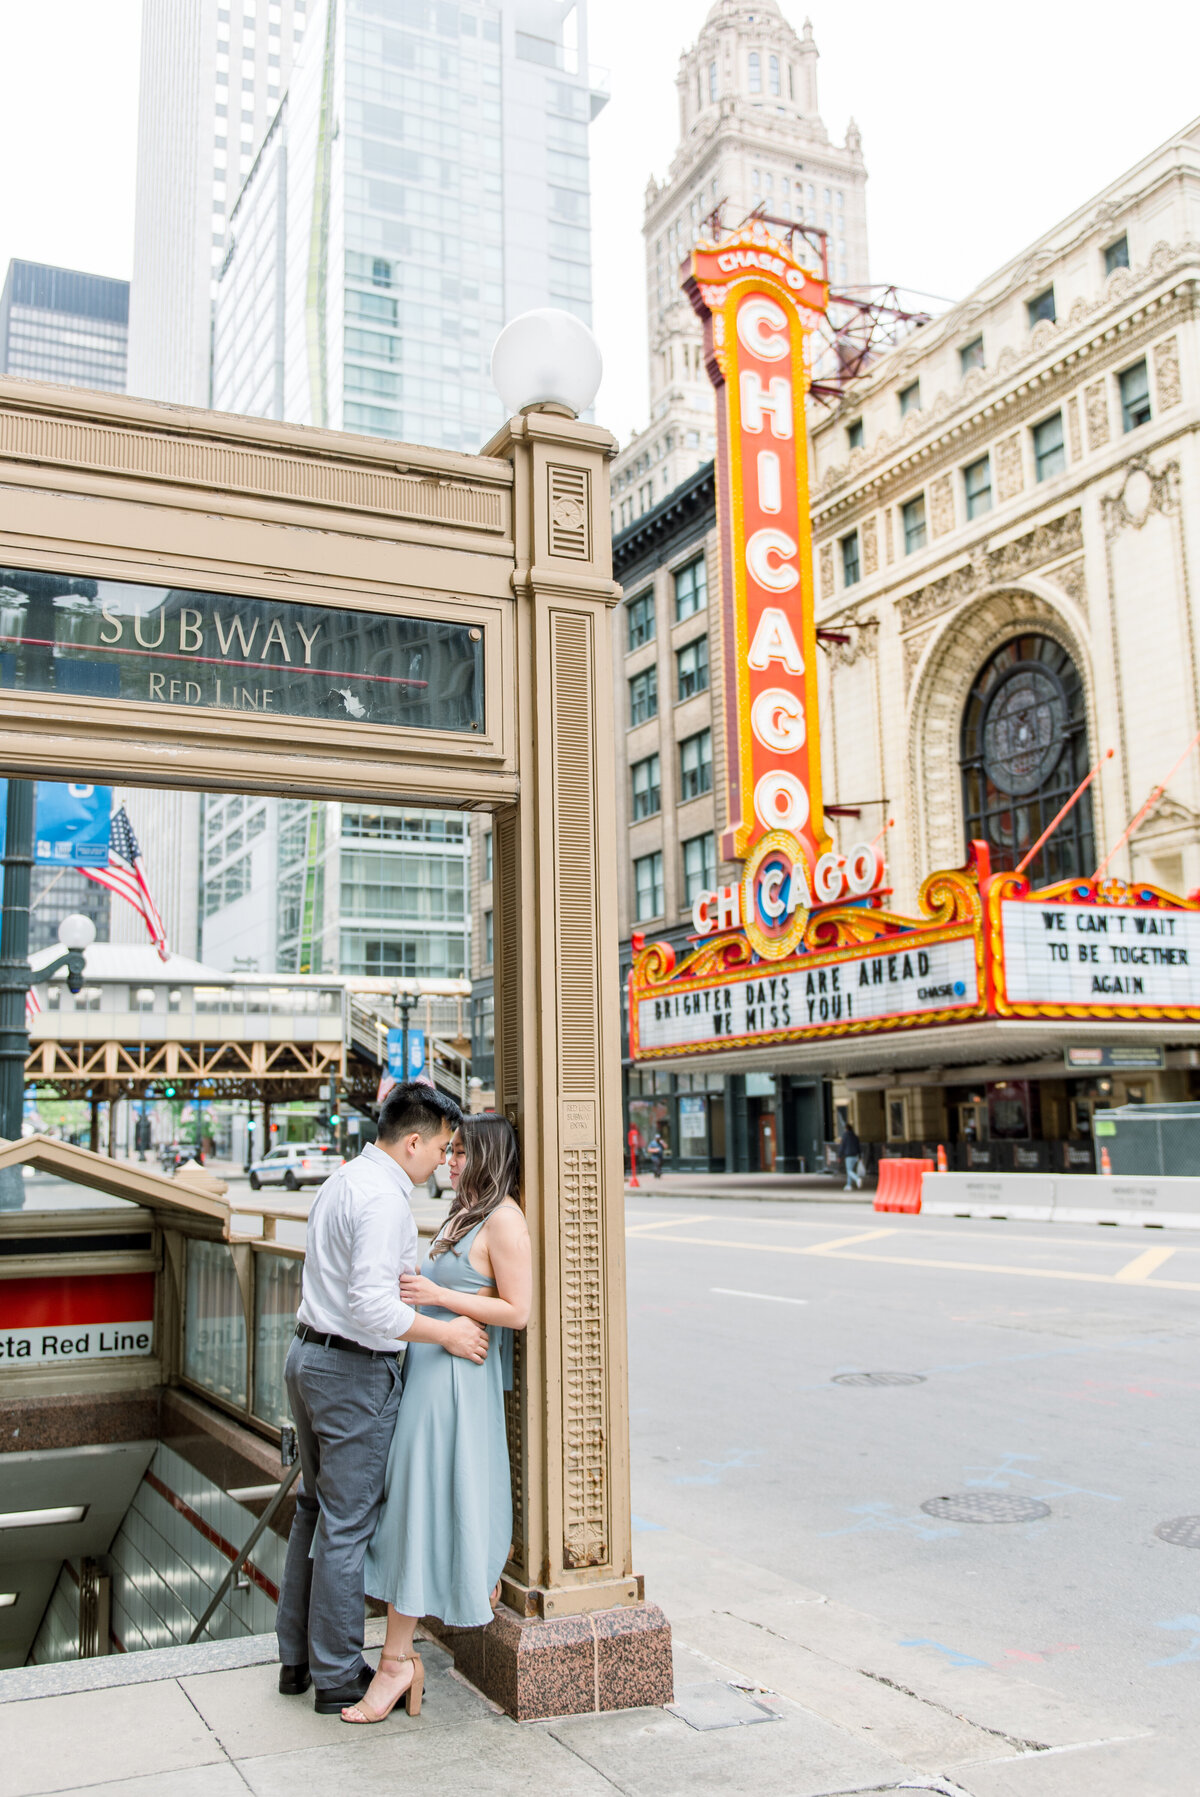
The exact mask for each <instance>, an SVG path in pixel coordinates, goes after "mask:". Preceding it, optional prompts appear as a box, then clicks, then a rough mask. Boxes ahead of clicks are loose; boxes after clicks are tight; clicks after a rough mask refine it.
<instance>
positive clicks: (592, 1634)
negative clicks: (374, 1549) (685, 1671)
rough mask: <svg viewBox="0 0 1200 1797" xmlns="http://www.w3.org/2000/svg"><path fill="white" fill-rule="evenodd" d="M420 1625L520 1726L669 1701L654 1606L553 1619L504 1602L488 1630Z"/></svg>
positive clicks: (666, 1634) (665, 1636)
mask: <svg viewBox="0 0 1200 1797" xmlns="http://www.w3.org/2000/svg"><path fill="white" fill-rule="evenodd" d="M422 1627H423V1628H424V1629H425V1630H426V1632H427V1633H429V1634H430V1635H432V1636H433V1637H434V1638H435V1640H438V1641H440V1642H441V1644H442V1646H443V1647H445V1648H447V1649H448V1651H449V1652H450V1653H451V1654H453V1656H454V1665H455V1668H456V1670H457V1671H459V1672H461V1673H462V1675H463V1677H464V1678H466V1679H469V1680H470V1682H471V1684H473V1685H474V1686H475V1687H476V1688H477V1689H478V1690H480V1691H482V1692H483V1694H484V1696H485V1697H490V1698H491V1699H492V1701H493V1703H498V1704H499V1705H500V1707H501V1709H503V1710H506V1711H507V1712H508V1714H509V1715H510V1716H511V1717H513V1719H514V1720H515V1721H517V1722H537V1721H541V1720H543V1719H544V1718H546V1717H548V1716H580V1715H588V1714H595V1713H597V1712H600V1711H606V1710H633V1709H641V1708H643V1707H644V1706H646V1705H661V1704H664V1703H670V1702H671V1701H672V1698H673V1696H674V1683H673V1679H672V1671H671V1625H670V1624H669V1623H668V1621H667V1619H666V1617H665V1616H664V1615H663V1613H662V1611H661V1610H660V1609H659V1608H658V1606H657V1605H656V1604H623V1605H621V1606H620V1607H619V1608H617V1609H613V1610H594V1611H592V1612H590V1613H588V1614H585V1615H582V1616H561V1617H555V1618H554V1619H552V1620H548V1621H547V1620H543V1619H542V1618H540V1617H524V1616H518V1615H516V1614H515V1612H514V1611H512V1610H510V1609H508V1608H507V1607H506V1606H505V1605H503V1604H502V1605H501V1606H500V1608H499V1609H498V1610H497V1611H496V1614H495V1617H494V1619H493V1620H492V1622H490V1623H489V1624H488V1626H487V1627H486V1628H481V1629H453V1628H447V1627H446V1626H445V1624H443V1623H441V1622H438V1621H437V1620H436V1619H435V1618H433V1617H426V1618H425V1619H424V1621H423V1623H422Z"/></svg>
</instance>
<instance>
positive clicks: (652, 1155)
mask: <svg viewBox="0 0 1200 1797" xmlns="http://www.w3.org/2000/svg"><path fill="white" fill-rule="evenodd" d="M666 1152H667V1144H666V1143H665V1142H664V1141H663V1139H662V1136H661V1135H660V1134H659V1132H658V1130H655V1132H654V1134H653V1135H652V1136H651V1138H650V1140H649V1142H648V1143H647V1144H646V1159H647V1160H648V1161H649V1162H650V1166H651V1168H652V1170H653V1173H654V1177H655V1179H661V1178H662V1164H663V1155H664V1154H665V1153H666Z"/></svg>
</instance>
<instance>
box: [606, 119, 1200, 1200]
mask: <svg viewBox="0 0 1200 1797" xmlns="http://www.w3.org/2000/svg"><path fill="white" fill-rule="evenodd" d="M1193 137H1200V132H1192V133H1186V132H1185V133H1183V134H1182V135H1181V136H1180V137H1179V138H1177V139H1174V140H1172V141H1171V142H1169V143H1168V144H1166V145H1165V146H1164V147H1163V148H1162V149H1161V150H1159V151H1157V152H1155V153H1154V154H1153V155H1152V156H1150V157H1147V158H1146V160H1145V161H1144V162H1143V163H1142V164H1139V165H1138V167H1137V168H1136V169H1134V170H1133V171H1131V172H1130V174H1129V175H1127V176H1126V177H1124V178H1123V179H1122V180H1121V181H1119V182H1117V183H1115V184H1114V186H1113V188H1112V190H1110V191H1109V192H1106V193H1105V194H1102V195H1100V196H1099V197H1098V199H1097V200H1095V201H1093V202H1091V203H1090V204H1089V205H1088V206H1087V207H1085V208H1082V209H1081V210H1080V212H1079V213H1077V214H1075V215H1073V216H1072V217H1070V218H1068V219H1067V220H1065V221H1063V223H1062V224H1061V225H1059V226H1057V227H1056V228H1055V229H1054V230H1052V231H1050V232H1048V233H1047V235H1046V236H1045V238H1043V239H1042V240H1040V241H1039V242H1038V243H1037V244H1035V245H1033V246H1032V247H1031V249H1030V250H1029V251H1028V252H1026V254H1025V255H1023V256H1022V257H1020V258H1018V259H1017V260H1016V261H1015V262H1013V263H1011V264H1009V265H1008V266H1006V267H1005V268H1003V269H1001V270H999V271H998V273H997V274H996V275H995V276H993V277H992V278H991V279H990V280H988V281H987V282H985V283H984V284H983V285H982V286H981V287H980V288H979V289H978V290H977V292H976V293H974V294H972V295H971V296H970V298H969V299H968V300H967V301H965V302H963V303H962V304H961V305H959V306H957V307H955V308H954V309H953V310H952V311H950V312H948V313H946V314H944V315H943V316H941V317H940V318H938V319H936V320H935V321H933V322H932V323H929V324H926V325H924V326H923V327H922V328H921V329H919V330H917V331H914V332H913V333H912V334H911V335H910V336H909V337H908V338H907V339H905V340H904V341H902V342H901V343H900V344H899V345H897V346H895V347H893V348H892V349H891V350H889V351H888V352H887V353H886V354H885V355H883V356H881V357H880V358H879V359H878V360H877V361H876V362H875V363H874V364H873V365H872V366H871V368H870V369H869V371H868V372H867V373H866V374H865V375H863V376H860V377H859V378H858V379H856V380H855V381H853V382H852V383H851V384H850V385H849V386H848V387H846V389H845V390H844V394H843V398H842V400H841V403H840V405H839V407H838V408H837V410H836V411H832V412H830V411H826V412H812V413H810V416H809V418H808V420H807V426H806V417H805V391H806V386H807V380H808V363H807V362H806V351H807V346H808V345H809V344H810V342H811V341H812V340H813V332H814V328H815V327H816V326H817V325H818V323H819V321H820V318H821V315H822V313H823V311H824V310H825V307H826V305H827V303H828V293H827V289H826V288H825V287H824V286H823V284H822V283H821V282H820V281H819V280H818V279H816V278H815V277H814V276H813V275H811V274H809V273H808V272H806V271H805V270H804V269H803V268H801V267H800V266H799V264H798V263H797V262H795V261H794V260H793V259H792V257H791V255H790V254H789V253H788V250H787V248H786V247H785V245H784V244H783V242H781V241H778V240H777V239H776V238H774V237H772V236H771V234H770V231H769V228H768V227H766V226H764V225H763V224H762V223H761V222H756V223H753V224H752V225H751V226H750V227H749V228H748V229H745V228H744V229H743V230H742V231H740V232H738V233H735V234H734V235H733V236H730V237H723V238H719V239H717V240H714V241H713V242H711V243H708V242H703V243H701V244H700V245H699V246H698V247H697V248H696V250H695V251H694V252H693V254H692V258H691V262H690V266H689V270H688V273H687V278H686V288H687V292H688V296H689V298H690V299H691V301H692V304H693V306H694V308H695V310H696V311H697V313H698V314H699V315H700V317H701V319H702V320H703V322H704V326H705V356H706V361H707V366H708V368H709V372H710V375H711V377H712V379H713V382H714V385H715V387H716V389H717V414H718V448H717V454H716V458H715V461H714V464H713V467H712V469H711V470H709V469H701V470H700V471H699V472H698V473H697V474H696V475H695V476H693V477H692V478H691V479H690V480H689V481H688V482H685V483H684V485H683V486H682V487H680V488H678V489H676V491H675V492H673V493H672V494H670V495H669V496H668V497H667V498H666V499H665V500H664V501H663V502H662V503H661V504H660V505H659V506H657V507H656V508H655V509H654V510H653V511H651V512H649V513H647V514H644V515H643V516H642V517H641V518H640V519H639V520H638V521H637V523H636V524H635V525H633V526H631V527H629V528H627V529H625V530H624V531H622V532H621V533H620V534H619V535H618V536H617V538H616V541H615V546H614V553H615V571H616V573H617V576H618V578H619V579H620V580H621V582H622V584H623V586H624V589H625V595H626V598H625V605H624V607H623V608H622V609H623V612H624V613H625V616H624V617H623V618H622V619H621V620H620V621H619V623H618V630H619V631H620V632H621V633H622V639H621V640H618V643H617V648H618V651H619V655H620V656H622V657H624V660H625V670H624V678H625V680H626V682H627V684H628V686H629V697H628V701H627V704H628V706H629V707H630V709H631V713H632V715H631V716H629V717H627V722H628V724H629V738H628V747H627V761H628V765H627V767H626V768H625V770H624V778H625V785H626V792H625V795H624V799H625V806H626V811H625V817H624V820H623V821H624V824H625V827H626V828H627V829H628V832H629V847H630V861H631V866H632V869H633V877H632V878H631V879H629V880H627V881H626V883H625V890H624V892H623V894H622V907H623V914H622V936H623V937H624V938H625V939H626V940H627V942H628V944H629V948H628V955H627V966H628V978H627V1005H628V1010H627V1023H628V1063H627V1123H628V1124H630V1125H631V1126H632V1127H633V1128H635V1129H636V1130H637V1131H638V1133H639V1136H640V1137H641V1139H642V1141H643V1142H645V1140H646V1139H647V1138H648V1136H649V1134H650V1133H651V1132H652V1130H654V1129H658V1130H659V1131H660V1132H661V1133H662V1134H663V1135H664V1136H665V1137H666V1138H667V1141H668V1146H669V1148H670V1151H671V1155H672V1159H673V1162H674V1164H676V1165H682V1166H690V1167H693V1168H700V1167H710V1168H714V1169H715V1168H721V1167H725V1168H728V1169H730V1170H733V1169H738V1168H742V1169H753V1168H771V1167H774V1168H776V1169H778V1170H799V1169H800V1168H801V1167H802V1166H803V1167H805V1168H807V1169H809V1170H812V1169H814V1168H817V1167H819V1166H821V1165H823V1164H824V1160H825V1148H826V1144H827V1143H828V1142H829V1141H831V1140H833V1139H835V1138H836V1136H837V1135H838V1134H839V1133H840V1127H841V1124H842V1122H843V1121H844V1120H846V1119H849V1120H850V1121H851V1122H852V1123H853V1124H854V1126H855V1128H856V1129H857V1131H858V1133H859V1135H860V1137H861V1138H862V1139H863V1141H864V1142H865V1143H867V1144H869V1145H873V1151H874V1152H875V1153H882V1152H898V1151H902V1150H903V1149H906V1148H907V1149H909V1150H916V1149H924V1150H925V1151H929V1150H931V1149H933V1148H935V1147H936V1146H937V1145H938V1144H939V1143H944V1144H945V1145H946V1146H947V1149H948V1152H949V1156H950V1164H951V1165H952V1166H954V1165H958V1166H962V1167H970V1166H977V1167H979V1166H982V1167H994V1168H1000V1169H1006V1170H1022V1169H1028V1170H1031V1171H1032V1170H1035V1169H1038V1168H1046V1169H1050V1168H1054V1169H1057V1170H1070V1169H1078V1170H1086V1169H1088V1168H1090V1167H1091V1166H1092V1164H1093V1152H1094V1151H1093V1145H1092V1136H1091V1127H1092V1112H1093V1110H1094V1108H1096V1107H1097V1106H1100V1107H1104V1106H1108V1105H1111V1104H1114V1103H1122V1102H1138V1101H1139V1100H1151V1099H1161V1100H1170V1099H1183V1098H1188V1097H1192V1096H1200V890H1198V889H1200V831H1198V826H1200V749H1197V748H1196V747H1195V745H1194V742H1193V739H1195V738H1196V737H1197V736H1198V733H1200V713H1198V709H1197V708H1198V705H1200V699H1198V693H1200V682H1198V680H1197V656H1196V644H1195V634H1196V621H1195V619H1194V616H1193V603H1194V600H1193V595H1195V594H1196V593H1197V592H1200V568H1194V567H1193V566H1192V561H1193V558H1194V556H1195V554H1196V544H1197V542H1198V541H1200V528H1198V527H1200V518H1197V517H1196V515H1195V511H1194V510H1192V511H1191V512H1190V514H1189V502H1188V500H1187V498H1186V495H1187V494H1188V493H1189V492H1195V491H1200V487H1198V486H1197V476H1198V475H1200V469H1198V468H1197V467H1196V466H1195V462H1196V422H1197V411H1196V403H1195V395H1194V393H1193V392H1192V391H1190V390H1189V383H1190V381H1191V380H1192V379H1194V376H1193V375H1192V373H1191V371H1192V370H1193V368H1194V367H1196V366H1200V358H1197V355H1196V350H1197V348H1198V347H1200V345H1198V343H1197V335H1196V326H1195V318H1194V309H1195V303H1196V300H1195V296H1196V294H1197V292H1200V246H1198V245H1197V244H1196V243H1194V242H1192V241H1191V240H1190V236H1189V232H1188V228H1187V218H1188V213H1187V208H1188V206H1189V205H1190V204H1191V203H1192V201H1193V200H1194V199H1195V198H1197V197H1200V194H1197V193H1195V192H1194V191H1193V190H1194V189H1195V188H1196V187H1197V180H1196V177H1195V175H1194V173H1193V172H1192V152H1193V150H1194V147H1195V146H1194V143H1193ZM1189 526H1190V528H1189ZM697 570H699V572H697ZM681 583H682V585H681ZM698 586H702V587H703V588H704V591H705V594H706V600H707V619H706V621H705V619H703V618H700V619H697V618H696V617H695V616H693V615H692V613H691V612H689V611H688V610H687V609H686V607H681V606H680V604H679V598H678V596H679V593H680V591H681V590H682V591H684V592H685V593H692V592H694V591H695V590H696V589H697V587H698ZM673 601H674V610H672V603H673ZM639 608H640V609H639ZM694 610H695V608H694V607H693V612H694ZM647 616H649V619H650V623H649V627H648V634H647ZM660 619H661V621H662V622H661V624H660V623H659V622H658V620H660ZM702 630H703V631H704V632H705V633H706V634H705V635H704V637H703V639H701V638H700V636H699V634H698V633H699V632H700V631H702ZM701 640H703V644H704V656H703V659H704V665H705V685H706V686H707V688H708V691H707V694H706V696H705V697H704V699H703V701H702V702H701V701H698V700H697V697H696V695H695V692H694V689H691V688H686V687H685V685H684V682H683V678H682V673H681V672H680V673H679V678H678V682H677V685H676V691H675V692H674V693H672V695H671V696H672V697H673V698H674V699H675V706H674V708H673V709H674V711H675V713H676V714H677V717H678V721H676V722H675V723H674V726H672V721H671V719H670V717H668V720H667V722H665V723H663V722H659V723H658V725H657V730H658V736H657V739H656V740H655V741H653V742H652V741H651V739H650V735H649V734H648V731H647V728H646V726H645V721H644V719H642V718H639V715H638V712H637V708H636V696H637V692H638V690H639V689H638V687H637V685H636V683H637V682H638V681H639V679H642V681H643V684H644V678H645V676H644V673H643V671H642V664H643V663H646V664H647V665H648V666H650V665H653V666H655V667H656V668H657V686H658V691H659V692H660V693H661V691H662V688H663V686H664V684H666V685H668V686H670V685H671V684H672V683H676V676H677V672H679V671H680V670H682V669H683V668H685V667H686V668H694V666H695V665H696V663H697V662H698V660H699V653H698V651H695V650H692V649H691V648H690V645H692V644H693V643H695V642H699V641H701ZM648 643H649V644H652V645H653V646H652V647H651V646H647V645H648ZM619 687H620V681H619V682H618V688H619ZM624 697H625V695H623V694H622V693H621V692H620V690H618V698H619V699H622V698H624ZM701 703H702V707H703V709H701ZM698 726H703V730H704V732H705V733H706V734H707V738H708V748H707V755H708V766H709V768H710V773H709V777H708V778H709V787H710V788H711V790H710V791H709V792H708V794H707V797H704V796H702V795H701V794H698V793H697V792H696V790H695V782H694V781H693V782H692V783H691V784H689V763H688V755H689V753H690V752H691V751H690V745H691V744H692V743H693V742H695V741H697V740H699V738H700V735H701V731H700V729H699V728H698ZM639 732H640V734H639ZM1190 744H1191V745H1193V746H1192V748H1191V751H1190V752H1189V745H1190ZM651 750H652V751H653V753H652V754H651V753H650V751H651ZM1110 750H1111V751H1112V753H1111V755H1110V754H1109V753H1108V751H1110ZM692 761H693V763H694V761H695V755H694V754H693V755H692ZM645 769H650V770H651V774H650V776H647V775H646V774H645V773H644V771H643V770H645ZM1089 774H1091V776H1092V777H1091V779H1090V780H1088V776H1089ZM650 779H652V780H653V781H654V782H656V783H657V787H658V793H657V795H656V796H657V797H658V801H659V804H658V810H659V811H660V812H661V817H659V818H657V821H656V812H655V811H654V810H653V809H651V811H650V812H649V813H648V812H647V808H646V805H645V802H644V795H645V792H646V790H647V786H648V784H649V781H650ZM1081 787H1082V791H1080V788H1081ZM1072 799H1074V803H1072V804H1069V801H1071V800H1072ZM639 805H640V808H639ZM689 808H690V810H689ZM1060 813H1063V815H1062V816H1061V818H1060V819H1059V821H1058V822H1057V824H1056V825H1055V824H1054V820H1055V819H1056V818H1057V817H1058V816H1059V814H1060ZM1052 825H1054V827H1053V828H1051V826H1052ZM705 826H707V831H706V832H705ZM1130 826H1132V827H1130ZM656 830H657V832H658V834H657V836H656V835H655V831H656ZM655 841H657V842H658V843H659V844H660V845H661V846H660V847H658V848H657V849H654V848H653V846H652V845H653V843H654V842H655ZM701 843H705V844H707V845H708V846H707V847H705V848H703V849H698V848H697V846H696V845H697V844H701ZM647 867H648V868H649V870H650V871H649V872H646V871H645V870H646V869H647ZM1187 895H1191V896H1187Z"/></svg>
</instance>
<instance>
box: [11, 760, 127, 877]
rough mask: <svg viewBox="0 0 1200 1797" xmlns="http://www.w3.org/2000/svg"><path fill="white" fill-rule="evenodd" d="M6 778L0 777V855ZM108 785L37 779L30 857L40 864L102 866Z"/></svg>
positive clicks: (109, 808)
mask: <svg viewBox="0 0 1200 1797" xmlns="http://www.w3.org/2000/svg"><path fill="white" fill-rule="evenodd" d="M7 812H8V781H7V780H0V855H2V854H3V853H4V845H5V839H6V835H7V829H6V826H7V822H8V818H7ZM111 816H112V787H111V786H80V785H70V784H67V783H65V782H63V781H61V780H39V781H38V783H37V791H36V792H35V794H34V808H33V858H34V860H35V861H36V862H37V863H38V865H39V866H40V867H106V866H107V865H108V832H109V824H110V820H111Z"/></svg>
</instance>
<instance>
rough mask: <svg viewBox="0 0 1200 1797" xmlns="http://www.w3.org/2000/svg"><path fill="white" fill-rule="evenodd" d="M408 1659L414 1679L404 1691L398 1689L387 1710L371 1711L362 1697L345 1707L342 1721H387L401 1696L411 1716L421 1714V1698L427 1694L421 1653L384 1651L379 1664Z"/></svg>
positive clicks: (400, 1662)
mask: <svg viewBox="0 0 1200 1797" xmlns="http://www.w3.org/2000/svg"><path fill="white" fill-rule="evenodd" d="M406 1660H411V1661H412V1669H413V1675H412V1679H411V1681H410V1682H409V1683H408V1684H407V1685H406V1686H405V1687H404V1689H403V1691H397V1693H396V1695H395V1696H394V1697H393V1699H392V1701H391V1703H389V1704H388V1706H387V1708H386V1709H385V1710H380V1712H379V1714H378V1715H376V1714H375V1713H374V1712H373V1711H371V1710H369V1709H368V1708H367V1706H366V1703H365V1701H364V1700H363V1699H362V1698H361V1697H360V1698H359V1700H358V1702H357V1703H355V1704H350V1705H349V1706H348V1707H347V1708H346V1709H344V1710H343V1711H342V1721H343V1722H383V1721H386V1719H387V1718H388V1717H389V1716H390V1715H391V1713H392V1711H393V1710H394V1709H395V1707H396V1705H397V1704H398V1703H399V1702H400V1700H401V1698H403V1699H404V1707H405V1709H406V1710H407V1711H408V1713H409V1715H410V1716H419V1715H420V1714H421V1698H422V1697H423V1696H424V1694H425V1663H424V1661H423V1660H422V1658H421V1656H420V1654H419V1653H384V1654H380V1656H379V1664H380V1665H381V1666H384V1665H389V1666H403V1665H404V1663H405V1661H406Z"/></svg>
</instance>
